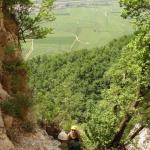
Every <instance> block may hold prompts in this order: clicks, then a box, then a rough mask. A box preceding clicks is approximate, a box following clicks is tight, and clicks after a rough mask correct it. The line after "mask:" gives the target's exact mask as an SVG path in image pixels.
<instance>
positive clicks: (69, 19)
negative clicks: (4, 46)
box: [23, 1, 132, 58]
mask: <svg viewBox="0 0 150 150" xmlns="http://www.w3.org/2000/svg"><path fill="white" fill-rule="evenodd" d="M56 2H58V6H59V4H60V3H61V2H62V1H56ZM70 2H71V1H63V3H65V4H70ZM80 2H83V1H80ZM98 2H99V3H100V2H104V1H98ZM105 2H106V1H105ZM108 2H109V3H110V2H112V3H111V5H96V6H94V5H92V3H93V1H84V4H88V3H89V6H86V7H85V6H82V7H69V6H68V7H67V8H66V7H65V9H55V10H54V14H55V17H56V20H55V21H54V22H53V23H52V24H47V23H45V25H46V26H52V27H53V28H54V31H53V32H54V34H51V35H48V36H47V37H46V38H44V39H35V40H34V41H33V51H32V53H30V52H29V50H31V47H32V43H31V40H27V43H25V44H24V45H23V54H24V56H25V57H26V56H28V54H29V53H30V56H29V58H32V57H34V56H37V55H43V54H56V53H62V52H64V51H72V50H77V49H83V48H87V49H90V48H94V47H101V46H104V45H105V44H106V43H108V42H109V41H111V40H113V39H114V38H119V37H121V36H123V35H128V34H130V33H131V32H132V28H131V26H130V23H129V20H124V19H122V18H121V17H120V11H121V9H120V7H119V4H118V2H115V1H108ZM113 2H115V3H113ZM73 3H74V2H73ZM75 3H77V2H76V1H75ZM78 4H79V3H78ZM27 53H28V54H27Z"/></svg>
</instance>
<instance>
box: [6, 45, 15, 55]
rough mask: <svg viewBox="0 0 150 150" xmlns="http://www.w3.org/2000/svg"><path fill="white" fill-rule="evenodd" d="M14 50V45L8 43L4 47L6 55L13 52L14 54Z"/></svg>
mask: <svg viewBox="0 0 150 150" xmlns="http://www.w3.org/2000/svg"><path fill="white" fill-rule="evenodd" d="M15 50H16V46H15V44H14V43H10V42H9V43H8V44H7V45H6V47H5V52H6V53H7V54H12V53H13V52H15Z"/></svg>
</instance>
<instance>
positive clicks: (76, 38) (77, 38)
mask: <svg viewBox="0 0 150 150" xmlns="http://www.w3.org/2000/svg"><path fill="white" fill-rule="evenodd" d="M74 36H75V40H74V41H73V43H72V44H71V46H70V50H72V48H73V46H74V45H75V43H76V42H79V43H81V44H85V45H88V44H89V43H88V42H84V41H81V40H80V39H79V37H78V36H77V35H76V34H75V35H74Z"/></svg>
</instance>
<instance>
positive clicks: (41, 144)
mask: <svg viewBox="0 0 150 150" xmlns="http://www.w3.org/2000/svg"><path fill="white" fill-rule="evenodd" d="M19 139H20V141H19V144H15V146H16V150H60V148H58V147H59V145H60V143H59V142H58V141H56V140H53V139H52V138H51V137H49V136H48V135H47V133H46V132H45V131H43V130H38V131H36V132H35V133H28V134H24V135H20V137H19Z"/></svg>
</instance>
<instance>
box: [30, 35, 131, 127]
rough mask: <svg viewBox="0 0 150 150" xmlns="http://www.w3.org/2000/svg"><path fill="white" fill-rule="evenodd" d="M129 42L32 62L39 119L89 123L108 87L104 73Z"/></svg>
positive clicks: (31, 68) (115, 43)
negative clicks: (102, 94)
mask: <svg viewBox="0 0 150 150" xmlns="http://www.w3.org/2000/svg"><path fill="white" fill-rule="evenodd" d="M129 39H130V38H127V37H123V38H121V39H119V40H114V41H112V42H110V44H108V45H106V46H105V47H103V48H100V49H98V48H96V49H94V50H81V51H73V52H71V53H65V54H63V55H57V56H54V57H51V56H40V57H37V58H34V59H32V60H30V61H29V67H30V83H31V86H32V87H33V88H34V93H35V99H36V101H37V103H38V104H39V105H38V109H39V116H40V117H41V118H46V119H47V120H59V121H60V124H61V125H64V124H65V122H67V121H68V120H76V121H77V122H80V123H83V122H87V120H88V119H89V118H90V116H91V115H90V113H91V112H92V111H93V109H94V107H95V105H96V104H97V102H98V101H99V100H100V99H101V89H103V88H105V87H106V86H107V84H108V83H107V82H105V80H104V79H103V75H104V73H105V71H106V70H107V69H108V68H109V67H110V66H111V63H113V62H114V61H115V60H116V58H118V57H119V55H120V53H121V49H122V47H123V46H124V45H126V44H127V43H128V41H129ZM54 118H55V119H54ZM57 118H59V119H57ZM69 118H70V119H69ZM66 124H67V123H66Z"/></svg>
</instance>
